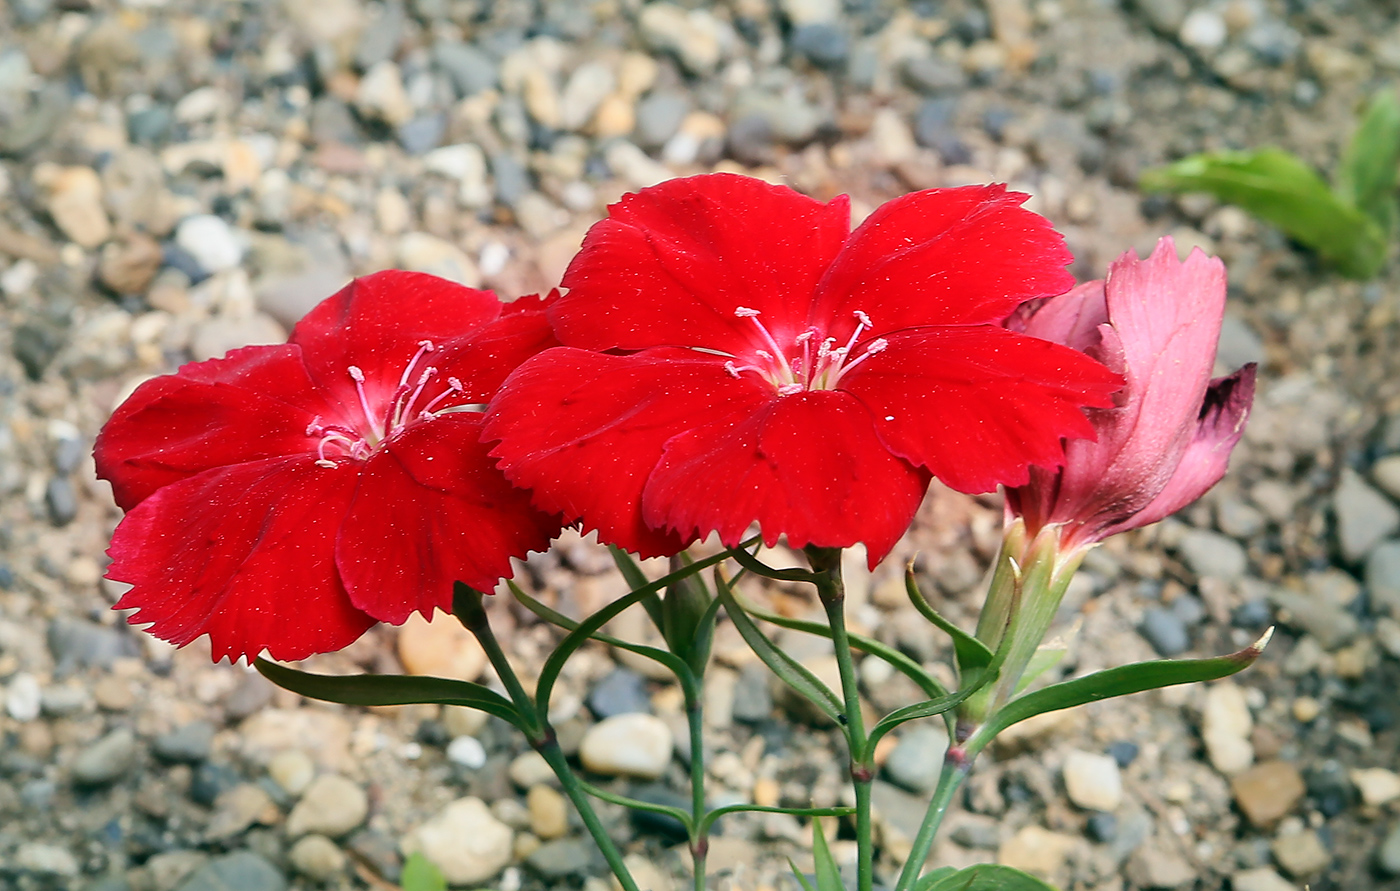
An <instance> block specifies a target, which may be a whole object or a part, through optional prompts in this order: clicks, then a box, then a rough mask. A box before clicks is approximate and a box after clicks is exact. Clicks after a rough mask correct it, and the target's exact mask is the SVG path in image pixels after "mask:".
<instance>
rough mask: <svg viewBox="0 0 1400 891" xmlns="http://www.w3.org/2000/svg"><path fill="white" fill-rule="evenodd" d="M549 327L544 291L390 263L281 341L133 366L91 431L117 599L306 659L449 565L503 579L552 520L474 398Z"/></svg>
mask: <svg viewBox="0 0 1400 891" xmlns="http://www.w3.org/2000/svg"><path fill="white" fill-rule="evenodd" d="M553 343H554V341H553V339H552V337H551V336H550V334H549V331H548V328H547V326H546V325H545V320H544V313H543V304H542V303H541V302H540V301H539V300H537V299H533V298H526V299H524V300H521V301H517V302H516V303H513V304H509V305H506V306H505V307H504V308H502V304H501V303H500V302H499V301H498V300H497V299H496V297H495V296H494V295H492V294H491V293H489V292H486V291H475V290H471V289H469V288H463V287H461V286H459V285H455V284H452V283H450V282H446V281H443V280H442V279H439V278H436V277H434V276H430V275H421V274H417V273H407V272H381V273H376V274H374V275H370V276H366V277H365V278H361V279H357V280H355V281H353V282H351V283H350V284H349V285H347V286H346V287H345V288H344V290H342V291H340V292H339V293H338V294H335V295H334V296H332V297H330V298H329V299H327V300H325V301H324V302H322V303H321V304H320V305H319V306H317V307H316V308H315V309H313V310H312V311H311V312H310V313H309V314H308V315H307V316H306V318H304V319H302V320H301V322H299V323H298V324H297V326H296V328H295V330H294V331H293V332H292V336H291V339H290V341H289V342H288V343H286V344H284V345H281V346H253V347H246V348H244V349H241V350H235V351H234V352H232V353H229V354H228V355H227V356H226V357H224V358H222V359H212V360H210V361H208V362H199V363H192V364H190V365H186V366H184V367H183V368H181V369H180V370H179V371H178V372H177V373H175V374H172V375H166V376H164V377H159V378H156V379H154V380H151V381H148V382H146V383H145V384H142V385H141V386H140V387H139V388H138V389H137V390H136V392H135V393H133V394H132V396H131V398H130V399H128V400H127V401H126V402H124V403H123V404H122V405H121V406H120V407H118V409H117V410H116V412H115V413H114V414H113V416H112V419H111V420H110V421H108V422H107V425H106V426H105V427H104V428H103V430H102V433H101V434H100V435H99V436H98V438H97V448H96V458H97V467H98V476H100V477H102V478H104V479H108V480H111V482H112V489H113V492H114V494H115V496H116V500H117V504H118V505H120V506H121V507H122V508H124V509H125V510H126V511H127V514H126V517H125V519H123V520H122V522H121V524H120V525H119V526H118V527H117V530H116V533H115V534H114V535H113V537H112V546H111V549H110V551H109V553H110V554H111V556H112V564H111V566H110V568H109V569H108V572H107V575H108V577H109V578H112V579H115V580H117V581H122V582H128V583H130V584H131V585H133V587H132V588H131V590H130V591H128V592H127V594H126V595H125V596H124V597H123V598H122V599H121V601H120V602H118V603H117V608H118V609H133V608H135V609H137V610H138V612H137V613H136V614H135V615H134V616H133V617H132V619H131V621H132V622H133V623H147V622H149V623H152V625H151V628H150V631H151V632H152V633H153V634H155V635H156V636H157V637H161V638H164V639H166V640H169V641H172V642H174V643H176V644H182V645H183V644H186V643H189V642H190V641H192V640H194V639H195V638H196V637H199V636H200V635H201V634H208V635H209V639H210V643H211V645H212V647H213V655H214V658H215V659H219V658H222V657H224V656H230V657H234V658H237V657H239V656H247V657H252V656H255V655H257V654H258V653H259V652H261V651H262V650H263V649H266V650H267V651H268V652H269V653H271V654H272V656H273V657H274V658H277V659H300V658H302V657H305V656H308V655H310V654H312V653H318V652H327V651H330V650H335V649H339V648H341V647H343V646H346V645H347V644H349V643H351V642H352V641H354V640H355V638H357V637H359V636H360V635H361V634H362V633H364V631H365V629H367V628H369V627H370V626H371V625H373V624H374V623H375V621H376V620H381V621H385V622H391V623H395V624H397V623H401V622H403V621H404V620H405V619H407V618H408V616H409V614H410V613H412V612H415V611H417V612H422V613H424V614H425V615H426V614H430V613H431V612H432V610H433V608H434V607H444V608H446V607H448V606H449V604H450V603H451V598H452V593H451V587H452V582H453V581H454V580H460V581H463V582H466V583H467V584H469V585H472V586H474V587H477V588H483V589H486V590H490V589H491V588H492V587H494V585H495V584H496V582H497V580H499V579H500V578H501V577H502V576H505V575H509V573H510V558H511V557H513V556H514V557H519V556H523V555H524V554H525V553H526V552H527V551H530V550H541V549H543V548H545V547H547V546H548V543H549V540H550V538H551V537H552V536H553V535H554V534H555V533H557V532H558V530H559V524H558V522H557V518H553V517H549V516H546V515H545V514H543V513H540V512H539V511H537V510H535V509H534V508H532V507H531V506H530V504H529V496H528V495H527V494H526V493H525V492H522V491H521V490H519V489H515V488H513V487H512V486H511V485H510V484H509V483H508V482H506V480H505V478H504V477H502V476H501V474H500V473H499V472H498V471H497V470H496V469H495V468H494V466H493V462H492V460H491V459H490V458H489V457H488V456H487V453H486V452H487V450H486V447H485V446H484V445H482V443H481V437H480V433H481V425H482V415H481V413H480V411H479V410H473V409H479V408H480V406H481V405H482V404H483V403H485V402H486V401H487V400H488V399H490V398H491V395H492V394H493V393H494V392H495V391H496V388H497V387H498V386H499V385H500V383H501V381H502V380H503V379H504V378H505V376H506V375H507V374H508V373H509V372H510V371H511V369H513V368H514V367H515V366H516V365H518V364H519V363H520V362H521V361H522V360H523V359H525V358H526V357H527V356H530V355H532V354H534V353H536V352H538V351H539V350H540V349H543V348H545V347H547V346H551V345H552V344H553Z"/></svg>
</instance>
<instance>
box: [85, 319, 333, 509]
mask: <svg viewBox="0 0 1400 891" xmlns="http://www.w3.org/2000/svg"><path fill="white" fill-rule="evenodd" d="M332 411H333V409H332V408H331V407H330V406H328V405H327V404H326V403H325V402H324V401H323V400H322V399H321V397H320V395H319V394H318V393H316V392H315V391H314V390H313V385H312V383H311V380H310V379H309V378H308V377H307V376H306V369H305V367H304V366H303V365H302V362H301V351H300V350H299V349H298V348H297V347H295V346H290V345H281V346H251V347H245V348H244V349H241V350H235V351H233V352H231V353H229V354H228V356H226V357H225V358H223V359H210V360H209V361H207V362H199V363H191V364H189V365H186V366H184V367H183V368H181V369H180V370H179V371H178V372H177V373H175V374H169V375H165V376H163V377H158V378H155V379H153V380H149V381H147V382H146V383H144V384H142V385H141V386H140V387H137V388H136V392H134V393H132V394H131V396H130V398H128V399H127V400H126V401H125V402H123V403H122V404H121V405H120V406H118V408H117V410H116V411H115V412H113V414H112V417H111V419H110V420H109V421H108V422H107V423H106V425H105V426H103V428H102V432H101V433H99V434H98V437H97V444H96V447H95V448H94V450H93V452H94V455H95V457H96V459H97V475H98V476H99V477H101V478H103V479H106V480H110V481H111V483H112V492H113V495H114V496H115V498H116V501H117V504H119V505H120V506H121V507H122V508H124V509H126V510H130V509H131V508H133V507H135V506H136V505H137V504H139V503H140V502H141V501H142V500H143V499H145V498H147V497H149V496H150V495H151V494H152V493H153V492H155V491H156V490H157V489H159V488H160V487H161V486H165V485H169V484H170V483H174V482H176V481H178V480H182V479H185V478H187V477H190V476H193V475H194V474H197V473H201V472H203V471H205V470H209V469H210V468H214V467H222V466H225V465H229V464H240V463H243V462H247V461H259V460H262V459H264V458H271V457H276V456H281V455H295V454H309V453H313V452H315V451H316V442H317V441H316V439H315V438H313V437H311V436H308V435H307V433H306V427H307V425H308V424H309V423H311V421H312V420H313V419H315V418H316V416H317V415H321V416H323V417H327V419H328V420H329V419H330V416H331V415H332Z"/></svg>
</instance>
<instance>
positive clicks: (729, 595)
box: [715, 572, 842, 724]
mask: <svg viewBox="0 0 1400 891" xmlns="http://www.w3.org/2000/svg"><path fill="white" fill-rule="evenodd" d="M715 590H716V591H717V592H718V593H719V599H720V600H721V601H722V602H723V603H724V611H725V613H726V614H727V615H728V616H729V620H730V621H731V622H733V623H734V627H735V628H736V629H738V631H739V635H740V636H741V637H743V638H744V642H745V643H747V644H748V645H749V649H751V650H753V652H754V655H755V656H757V657H758V658H759V659H761V660H762V661H763V664H764V665H767V666H768V668H769V670H770V671H772V672H773V673H774V674H775V675H777V676H778V679H779V680H781V681H782V682H783V683H785V684H787V685H788V686H789V687H791V688H792V689H794V690H796V691H797V692H798V694H799V695H801V696H802V697H803V698H804V699H806V700H808V701H809V702H811V703H812V704H813V705H815V706H816V707H817V708H819V709H821V711H822V714H824V715H826V716H827V717H829V718H831V720H832V721H835V722H836V723H838V724H840V723H841V717H842V715H841V708H842V705H841V700H840V699H838V698H837V697H836V694H835V693H833V692H831V689H830V688H829V687H827V686H826V684H823V683H822V682H821V681H820V680H818V679H817V676H816V675H814V674H812V672H810V671H808V670H807V669H806V668H804V667H803V666H802V664H801V663H800V662H798V661H797V660H796V659H794V658H792V657H791V656H789V655H788V654H787V653H785V652H784V651H783V650H781V649H779V648H778V646H777V645H776V644H774V643H773V642H772V641H771V640H769V639H768V637H767V636H766V635H765V634H764V633H763V632H762V631H760V630H759V628H758V626H757V625H755V624H754V621H753V619H751V618H749V614H748V613H746V612H744V610H743V609H742V608H741V607H740V606H739V604H738V602H737V601H735V599H734V592H733V591H732V590H731V589H730V586H729V583H728V582H726V581H725V580H724V576H723V574H722V573H719V572H716V573H715Z"/></svg>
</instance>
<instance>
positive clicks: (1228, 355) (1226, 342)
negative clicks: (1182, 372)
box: [1215, 312, 1264, 371]
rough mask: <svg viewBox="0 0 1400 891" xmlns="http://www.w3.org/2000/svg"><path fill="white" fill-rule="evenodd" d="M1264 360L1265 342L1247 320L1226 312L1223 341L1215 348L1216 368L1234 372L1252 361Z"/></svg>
mask: <svg viewBox="0 0 1400 891" xmlns="http://www.w3.org/2000/svg"><path fill="white" fill-rule="evenodd" d="M1263 360H1264V342H1263V340H1260V339H1259V335H1257V333H1254V329H1253V328H1250V326H1249V324H1247V322H1246V321H1245V319H1242V318H1239V317H1238V315H1233V314H1231V312H1226V314H1225V319H1224V321H1222V322H1221V339H1219V345H1218V346H1217V347H1215V366H1217V367H1219V368H1224V370H1225V371H1233V370H1235V368H1239V367H1240V366H1245V364H1249V363H1252V361H1263Z"/></svg>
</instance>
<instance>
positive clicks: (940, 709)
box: [861, 671, 989, 760]
mask: <svg viewBox="0 0 1400 891" xmlns="http://www.w3.org/2000/svg"><path fill="white" fill-rule="evenodd" d="M988 677H989V675H988V674H987V672H985V671H978V672H976V673H974V674H972V675H970V676H969V677H968V680H967V683H966V684H964V686H963V687H962V689H960V690H958V692H956V693H950V694H948V695H947V696H940V697H938V698H937V699H930V700H928V701H926V702H916V703H914V704H913V705H906V706H904V708H900V709H895V710H894V711H892V712H890V713H889V714H888V715H885V716H884V717H883V718H881V719H880V720H879V721H877V722H876V724H875V726H874V727H871V728H870V738H869V739H868V740H866V743H865V753H864V756H863V757H862V759H861V760H866V759H868V758H869V757H870V755H871V754H873V753H874V751H875V746H876V744H877V743H879V742H880V740H881V739H883V738H884V736H885V734H887V733H889V732H890V731H891V730H893V729H895V728H896V727H898V726H899V725H901V724H906V723H908V722H910V721H915V720H918V719H919V718H932V717H934V716H936V715H944V714H947V713H948V712H950V711H952V710H953V709H955V708H957V707H958V706H959V705H962V704H963V702H965V701H966V700H967V698H968V697H969V696H971V695H972V694H974V693H976V692H977V691H978V690H980V689H982V688H983V687H984V686H986V681H987V679H988Z"/></svg>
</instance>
